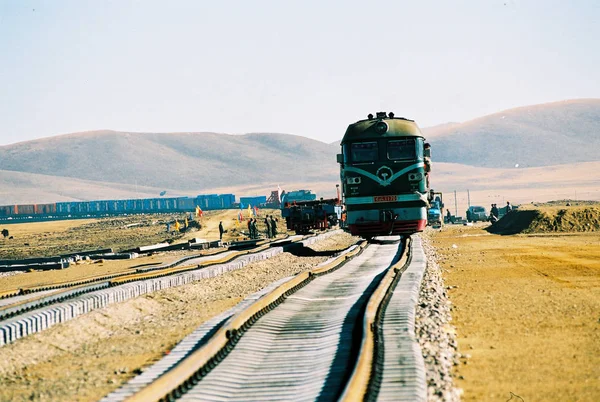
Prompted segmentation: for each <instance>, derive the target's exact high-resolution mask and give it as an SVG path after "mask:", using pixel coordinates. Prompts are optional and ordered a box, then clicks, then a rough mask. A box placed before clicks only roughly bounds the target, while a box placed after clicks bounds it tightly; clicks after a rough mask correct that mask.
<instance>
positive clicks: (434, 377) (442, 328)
mask: <svg viewBox="0 0 600 402" xmlns="http://www.w3.org/2000/svg"><path fill="white" fill-rule="evenodd" d="M421 238H422V240H423V249H424V251H425V255H426V256H427V269H426V271H425V275H424V276H423V282H422V283H421V290H420V293H419V302H418V303H417V308H416V312H415V335H416V337H417V339H418V341H419V344H420V345H421V349H422V351H423V358H424V360H425V369H426V377H427V387H428V390H427V391H428V400H429V401H435V402H437V401H444V402H454V401H460V396H461V394H462V390H461V389H459V388H455V387H454V382H453V378H452V367H453V366H454V365H456V364H460V361H459V358H460V354H459V353H458V351H457V347H458V344H457V341H456V330H455V328H454V327H453V326H452V325H451V324H450V322H451V321H452V317H451V314H450V306H451V302H450V301H449V300H448V296H447V294H446V288H445V287H444V280H443V278H442V270H441V269H440V267H439V265H438V264H437V260H436V254H435V249H434V248H433V247H432V246H431V244H430V242H429V240H428V238H427V236H426V235H424V236H421Z"/></svg>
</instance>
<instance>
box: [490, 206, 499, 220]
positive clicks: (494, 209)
mask: <svg viewBox="0 0 600 402" xmlns="http://www.w3.org/2000/svg"><path fill="white" fill-rule="evenodd" d="M490 213H491V214H492V216H493V217H494V218H496V219H498V207H497V205H496V204H492V209H491V211H490Z"/></svg>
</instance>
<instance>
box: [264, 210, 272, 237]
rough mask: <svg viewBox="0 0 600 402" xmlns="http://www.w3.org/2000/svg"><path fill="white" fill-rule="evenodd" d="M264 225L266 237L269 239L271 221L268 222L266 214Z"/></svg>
mask: <svg viewBox="0 0 600 402" xmlns="http://www.w3.org/2000/svg"><path fill="white" fill-rule="evenodd" d="M265 226H266V230H265V232H266V233H267V239H270V238H271V223H270V222H269V216H268V215H267V216H266V217H265Z"/></svg>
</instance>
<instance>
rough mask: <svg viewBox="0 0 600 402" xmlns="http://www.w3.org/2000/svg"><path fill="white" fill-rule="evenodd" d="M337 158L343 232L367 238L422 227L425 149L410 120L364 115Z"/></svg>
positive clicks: (350, 130) (352, 127)
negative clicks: (343, 216)
mask: <svg viewBox="0 0 600 402" xmlns="http://www.w3.org/2000/svg"><path fill="white" fill-rule="evenodd" d="M341 147H342V153H341V154H338V156H337V158H338V160H337V161H338V163H339V164H340V178H341V183H342V195H343V203H344V205H345V208H346V211H345V223H344V226H345V227H346V228H347V230H348V231H349V232H350V233H351V234H353V235H358V236H363V237H365V238H371V237H373V236H385V235H410V234H412V233H415V232H421V231H423V229H425V226H426V224H427V207H428V205H429V200H428V195H429V170H430V166H431V164H430V157H431V155H430V149H429V144H426V143H425V138H424V137H423V134H422V133H421V130H420V129H419V127H418V126H417V124H416V123H415V122H414V121H413V120H409V119H405V118H402V117H394V114H393V113H389V114H387V113H385V112H379V113H377V114H376V116H373V115H372V114H369V116H368V118H367V119H366V120H360V121H358V122H356V123H354V124H351V125H349V126H348V129H347V130H346V134H345V135H344V138H343V139H342V143H341Z"/></svg>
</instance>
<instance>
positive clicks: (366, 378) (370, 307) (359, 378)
mask: <svg viewBox="0 0 600 402" xmlns="http://www.w3.org/2000/svg"><path fill="white" fill-rule="evenodd" d="M410 242H411V239H410V238H408V239H407V241H406V246H405V252H404V253H403V254H402V256H401V258H400V259H399V260H398V261H397V262H396V263H395V264H394V265H393V266H392V267H390V269H389V270H388V271H387V273H386V274H385V276H384V277H383V279H382V280H381V282H380V283H379V285H378V286H377V289H375V291H374V292H373V294H372V295H371V297H370V298H369V301H368V303H367V307H366V311H365V315H364V317H363V325H362V334H363V336H362V340H361V346H360V352H359V355H358V359H357V363H356V366H355V367H354V370H353V372H352V375H351V376H350V380H349V381H348V383H347V385H346V388H345V389H344V391H343V393H342V396H341V397H340V401H342V402H355V401H363V400H365V397H366V396H367V394H368V392H369V385H370V384H371V380H372V378H373V371H374V366H375V361H376V341H377V331H378V328H377V327H378V322H377V321H378V318H380V317H379V316H380V313H381V309H382V307H383V303H384V302H385V300H386V297H389V296H390V294H391V292H392V291H393V287H394V283H395V282H397V281H398V279H399V278H400V276H401V275H402V272H403V271H404V270H405V269H406V267H407V263H408V261H409V259H410V254H409V252H410V245H411V244H410Z"/></svg>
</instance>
